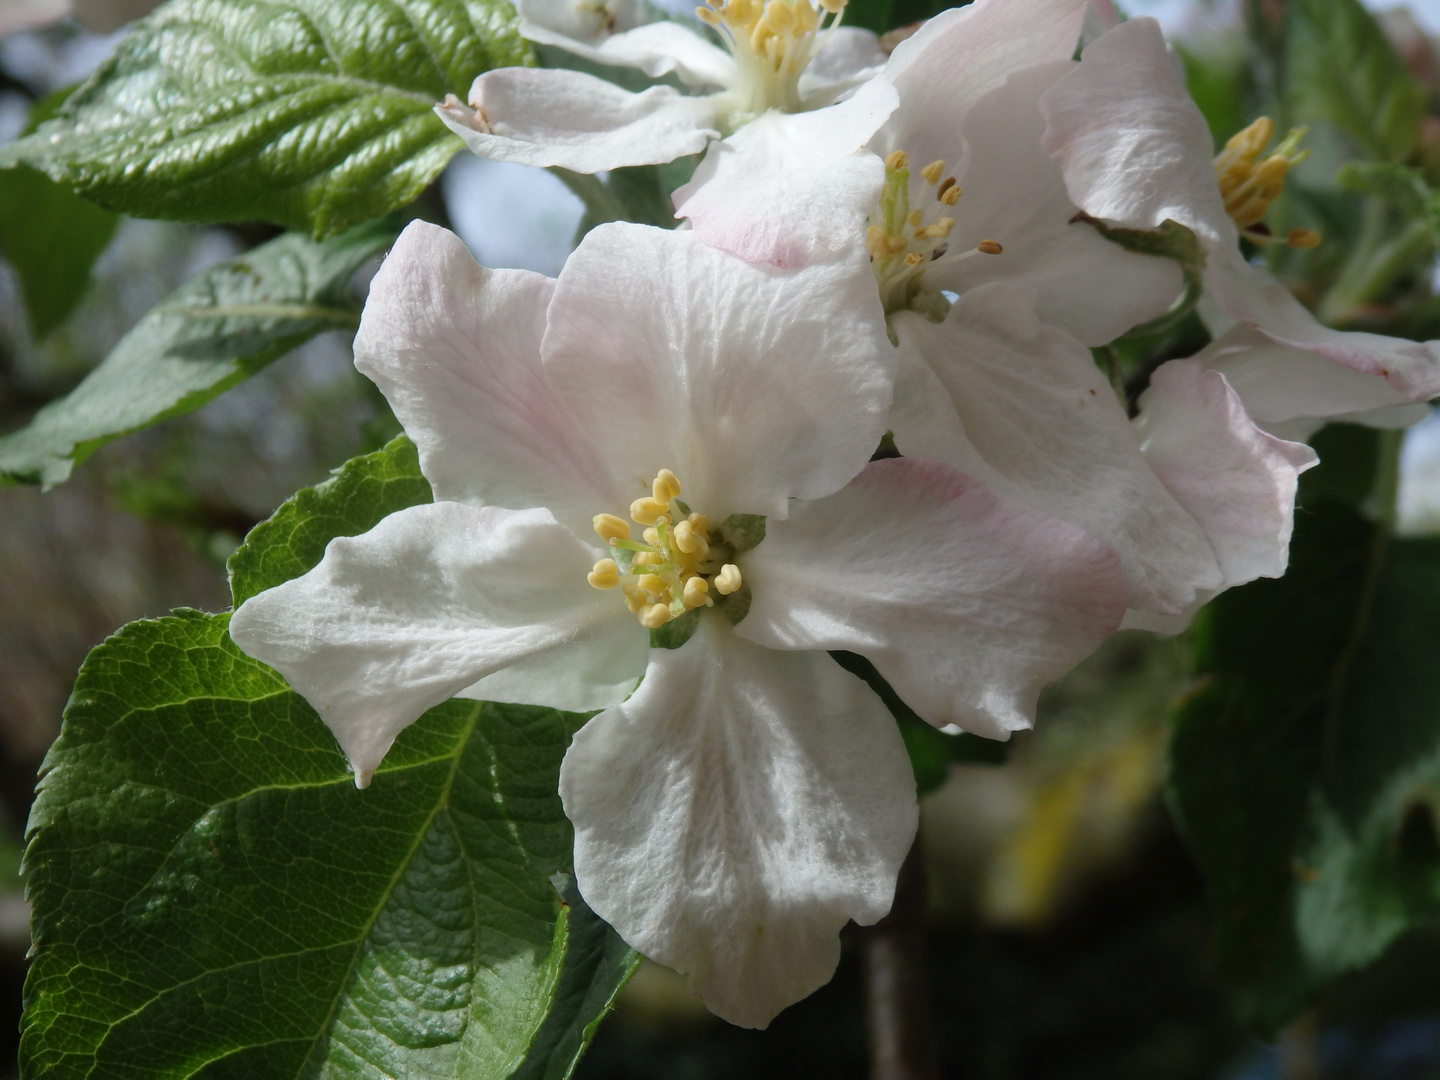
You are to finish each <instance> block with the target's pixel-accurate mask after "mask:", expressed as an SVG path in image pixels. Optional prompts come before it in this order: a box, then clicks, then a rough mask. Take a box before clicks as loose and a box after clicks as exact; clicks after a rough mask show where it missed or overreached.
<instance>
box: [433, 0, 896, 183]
mask: <svg viewBox="0 0 1440 1080" xmlns="http://www.w3.org/2000/svg"><path fill="white" fill-rule="evenodd" d="M817 3H818V6H817V4H812V3H811V0H707V3H706V5H705V6H702V7H700V8H698V9H697V15H698V16H699V18H700V19H701V20H702V21H703V22H705V23H707V24H708V25H710V26H711V27H713V28H714V29H715V31H716V34H717V35H718V37H719V38H720V40H721V41H722V42H723V43H724V45H725V48H721V47H720V46H717V45H715V44H713V43H712V42H711V41H709V40H707V39H706V38H705V37H704V36H703V31H702V29H701V28H700V27H696V28H695V29H691V28H689V27H687V26H685V25H683V24H681V23H678V22H672V21H668V20H661V21H647V20H648V18H649V9H647V8H644V7H643V6H642V5H640V4H639V3H636V2H635V0H629V2H613V3H608V4H594V3H591V2H589V0H578V2H577V0H520V3H519V4H518V5H517V7H518V11H519V14H520V31H521V33H522V34H523V35H524V36H526V37H528V38H530V39H531V40H532V41H537V42H540V43H542V44H547V45H553V46H557V47H559V48H562V49H565V50H567V51H569V52H571V53H574V54H575V55H577V56H580V57H582V58H584V59H586V60H591V61H595V62H599V63H605V64H611V65H619V66H623V67H632V68H638V69H639V70H641V71H643V72H644V73H645V74H646V75H648V76H650V77H651V78H660V77H662V76H668V75H673V76H674V78H675V79H677V80H678V81H680V82H682V83H683V84H684V85H685V86H686V87H688V88H690V89H693V90H697V91H698V90H708V91H709V92H706V93H696V94H685V93H681V92H680V91H678V90H676V89H675V88H674V87H673V86H670V85H664V84H658V85H654V86H651V87H649V88H648V89H646V90H644V91H641V92H639V93H632V92H630V91H628V90H624V89H621V88H620V87H618V86H616V85H614V84H613V83H609V82H606V81H605V80H603V79H600V78H597V77H595V76H593V75H589V74H585V73H582V72H579V71H572V70H568V69H551V70H537V69H534V68H521V67H511V68H501V69H499V70H496V71H490V72H486V73H485V74H483V75H481V76H480V77H479V78H477V79H476V80H475V82H474V84H473V86H472V87H471V89H470V95H469V98H470V104H469V107H466V106H465V105H464V104H462V103H461V102H460V101H459V100H458V99H457V98H456V97H455V96H454V95H453V94H452V95H451V96H450V97H449V98H447V99H446V101H445V102H444V103H443V104H441V105H438V106H436V112H437V113H438V114H439V116H440V118H441V119H442V120H443V121H444V122H445V123H446V125H448V126H449V127H450V129H451V130H452V131H454V132H455V133H456V134H458V135H459V136H460V137H461V138H462V139H464V140H465V143H466V145H467V146H469V147H470V149H471V150H473V151H474V152H475V153H477V154H479V155H480V156H481V157H488V158H493V159H495V160H497V161H515V162H520V163H521V164H525V165H542V166H555V165H558V166H562V167H564V168H567V169H572V170H574V171H576V172H582V173H593V172H600V171H602V170H605V169H614V168H619V167H621V166H627V165H653V164H661V163H663V162H667V161H673V160H674V159H676V158H678V157H683V156H685V155H687V154H694V153H698V152H699V151H701V150H703V149H704V148H705V146H706V144H707V143H709V142H710V141H711V140H712V139H716V138H719V137H721V136H723V135H728V134H729V133H731V132H733V131H735V130H737V129H739V128H741V127H743V126H744V125H745V124H746V123H748V122H749V121H751V120H753V119H755V118H756V117H759V116H761V115H763V114H765V113H767V112H768V111H770V110H779V111H781V112H785V113H795V112H801V111H804V110H810V109H816V108H821V107H823V106H827V105H832V104H834V103H835V102H836V101H837V100H839V99H840V98H841V97H843V96H844V95H846V94H847V93H850V92H852V91H854V90H855V88H856V87H859V86H861V85H862V84H863V83H864V82H865V80H866V79H867V78H868V76H869V75H871V74H873V72H874V71H875V70H877V69H878V67H879V65H881V64H883V63H884V61H885V56H884V54H883V53H882V52H880V49H879V45H878V41H877V39H876V37H875V35H874V34H872V33H870V32H869V31H866V30H856V29H851V28H849V27H841V26H840V21H841V19H842V18H843V16H844V10H845V0H817ZM727 50H728V51H727ZM886 90H887V88H885V87H872V88H870V89H868V90H864V91H862V92H861V93H859V94H858V95H857V96H856V99H855V100H854V101H852V102H850V103H849V104H847V105H846V107H845V111H846V112H847V113H848V114H850V115H851V116H852V117H853V118H854V122H856V123H858V124H859V125H860V126H862V127H863V126H865V125H866V124H868V125H869V130H871V131H873V130H874V127H875V125H876V124H878V123H879V122H880V120H882V119H884V117H885V115H886V114H887V113H888V112H889V110H890V109H891V108H892V107H893V105H894V102H893V97H892V96H891V95H889V94H887V93H886ZM861 141H863V139H862V140H861ZM858 146H859V143H858V142H857V143H856V144H855V145H853V146H851V147H849V149H848V150H847V151H846V152H847V153H849V152H851V151H854V150H855V149H856V148H857V147H858ZM865 164H866V163H861V164H860V168H861V169H862V171H863V170H865ZM869 171H873V167H872V168H871V169H870V170H869Z"/></svg>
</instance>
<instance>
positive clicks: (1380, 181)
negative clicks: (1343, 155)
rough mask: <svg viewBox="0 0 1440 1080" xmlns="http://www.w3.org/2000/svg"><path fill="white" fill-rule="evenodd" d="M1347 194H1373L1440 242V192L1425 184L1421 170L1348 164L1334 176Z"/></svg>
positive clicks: (1389, 164)
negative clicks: (1419, 223) (1426, 229)
mask: <svg viewBox="0 0 1440 1080" xmlns="http://www.w3.org/2000/svg"><path fill="white" fill-rule="evenodd" d="M1335 182H1336V183H1337V184H1339V185H1340V186H1341V187H1342V188H1345V189H1346V190H1347V191H1355V192H1358V193H1360V194H1362V195H1373V196H1375V197H1376V198H1378V199H1380V200H1381V201H1382V202H1385V203H1388V204H1389V205H1390V206H1391V207H1392V208H1394V209H1395V210H1397V211H1399V213H1400V216H1401V217H1403V218H1405V219H1407V220H1411V221H1423V222H1425V223H1426V224H1427V225H1428V226H1429V228H1430V234H1431V239H1432V242H1437V241H1440V192H1437V191H1436V190H1435V189H1434V188H1432V187H1431V186H1430V185H1429V184H1428V183H1426V181H1425V173H1424V171H1423V170H1421V169H1416V168H1411V167H1410V166H1407V165H1396V164H1394V163H1393V162H1389V161H1349V162H1346V163H1345V164H1344V165H1342V166H1341V167H1340V170H1339V172H1337V173H1336V174H1335Z"/></svg>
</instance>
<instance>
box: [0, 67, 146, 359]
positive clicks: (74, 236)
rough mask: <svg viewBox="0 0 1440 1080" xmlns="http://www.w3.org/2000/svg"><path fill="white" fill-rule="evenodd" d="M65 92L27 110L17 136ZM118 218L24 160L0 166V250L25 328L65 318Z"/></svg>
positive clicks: (42, 328) (41, 329) (35, 329)
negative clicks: (22, 302)
mask: <svg viewBox="0 0 1440 1080" xmlns="http://www.w3.org/2000/svg"><path fill="white" fill-rule="evenodd" d="M67 93H68V91H64V90H62V91H59V92H58V93H55V94H51V95H50V96H49V97H47V98H44V99H43V100H41V101H37V102H36V103H35V104H34V105H33V106H32V107H31V109H30V118H29V122H28V124H27V125H26V127H25V130H24V131H23V132H21V134H22V135H28V134H29V133H30V132H32V131H34V130H35V128H36V127H37V126H38V125H39V124H40V122H41V121H42V120H48V119H49V118H50V117H51V115H53V114H54V112H55V110H56V108H58V107H59V105H60V102H61V101H63V100H64V98H65V95H66V94H67ZM119 223H120V219H119V218H118V217H117V216H116V215H115V214H112V213H111V212H110V211H109V210H103V209H101V208H100V207H98V206H96V205H95V204H94V203H92V202H87V201H86V200H84V199H82V198H79V197H78V196H76V195H72V194H71V193H70V191H69V190H68V189H66V188H63V187H61V186H60V185H59V184H57V183H55V182H54V181H53V180H51V179H50V178H49V177H47V176H45V174H44V173H40V172H36V171H35V170H34V169H32V168H29V167H28V166H25V165H20V166H17V167H16V168H14V169H8V170H3V171H0V254H4V256H5V260H6V262H8V263H9V264H10V266H11V267H12V268H13V269H14V271H15V276H16V278H18V279H19V282H20V295H21V296H22V297H23V298H24V300H25V313H26V314H27V315H28V316H29V319H30V333H31V334H33V335H34V336H35V337H36V338H37V339H38V338H43V337H44V336H45V335H46V334H48V333H50V331H51V330H54V329H55V327H57V326H59V325H60V324H61V323H62V322H64V321H65V316H67V315H69V314H70V312H71V311H73V310H74V309H75V305H76V304H78V303H79V302H80V298H81V297H82V296H84V295H85V289H86V287H87V286H88V285H89V284H90V268H91V267H92V266H94V265H95V260H96V259H97V258H99V257H100V253H101V252H102V251H104V250H105V248H106V246H107V245H109V243H110V238H111V237H112V236H114V235H115V226H116V225H118V224H119Z"/></svg>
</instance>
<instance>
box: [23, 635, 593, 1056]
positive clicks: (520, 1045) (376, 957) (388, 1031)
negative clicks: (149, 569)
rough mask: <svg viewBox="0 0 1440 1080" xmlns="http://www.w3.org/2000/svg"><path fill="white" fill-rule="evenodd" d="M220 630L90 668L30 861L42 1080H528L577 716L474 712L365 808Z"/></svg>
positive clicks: (557, 953)
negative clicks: (271, 1079) (101, 1079)
mask: <svg viewBox="0 0 1440 1080" xmlns="http://www.w3.org/2000/svg"><path fill="white" fill-rule="evenodd" d="M228 621H229V620H228V616H226V615H203V614H201V613H199V612H193V611H181V612H177V613H176V614H175V615H173V616H171V617H168V618H164V619H160V620H158V621H154V622H141V623H133V624H131V625H130V626H128V627H126V628H125V629H124V630H122V631H121V632H120V633H119V634H117V635H116V636H115V637H112V638H111V639H109V640H108V641H107V642H105V644H103V645H101V646H99V647H98V648H97V649H95V650H94V651H93V652H92V653H91V655H90V657H89V658H88V659H87V660H86V662H85V665H84V667H83V668H82V669H81V672H80V678H79V681H78V682H77V684H76V687H75V693H74V696H73V697H72V698H71V701H70V705H69V707H68V708H67V710H66V713H65V724H64V730H63V731H62V733H61V736H60V739H59V740H58V741H57V742H56V744H55V746H54V747H53V748H52V749H51V751H50V754H49V756H48V757H47V759H46V764H45V770H44V778H43V780H42V782H41V787H40V792H39V796H38V798H37V801H36V804H35V808H34V810H33V812H32V815H31V820H30V827H29V846H28V849H27V851H26V855H25V872H26V874H27V887H28V897H29V899H30V902H31V903H32V904H33V907H34V915H33V924H32V925H33V933H34V939H35V950H34V960H33V963H32V966H31V970H30V974H29V978H28V980H27V983H26V1012H25V1021H24V1032H23V1035H22V1047H21V1057H22V1067H23V1068H24V1069H25V1074H26V1075H27V1076H29V1077H35V1078H40V1077H44V1078H46V1080H51V1078H54V1080H60V1078H64V1077H77V1078H78V1077H84V1076H106V1077H126V1078H133V1080H141V1078H147V1077H155V1078H159V1077H167V1078H169V1077H192V1076H205V1077H215V1078H219V1077H234V1078H237V1080H239V1078H242V1077H259V1076H267V1077H268V1076H298V1075H302V1074H304V1075H317V1074H323V1075H329V1076H399V1075H407V1076H416V1075H425V1076H434V1077H457V1078H458V1077H467V1078H482V1077H483V1078H488V1077H503V1076H507V1075H509V1074H510V1073H511V1072H512V1071H513V1070H514V1069H515V1068H516V1067H518V1066H519V1064H520V1063H521V1061H522V1060H523V1059H524V1056H525V1053H526V1050H527V1048H528V1047H529V1045H530V1043H531V1040H532V1039H533V1038H534V1036H535V1034H536V1032H537V1031H538V1030H540V1028H541V1026H542V1023H543V1021H544V1018H545V1016H546V1013H547V1011H548V1010H549V1008H550V1004H551V1000H552V997H553V995H554V994H555V991H556V988H557V985H558V983H559V980H560V977H561V963H562V957H563V955H564V945H565V940H566V937H567V936H568V918H567V912H568V909H566V908H564V907H562V905H561V904H560V901H559V897H558V896H557V895H556V892H555V889H554V887H553V886H552V885H551V883H550V880H549V879H550V878H551V876H552V875H555V874H558V873H562V872H565V871H567V870H568V868H569V862H570V851H571V842H572V841H571V831H570V826H569V824H568V823H567V822H566V820H565V818H564V815H563V813H562V812H561V807H560V801H559V798H558V796H557V795H556V783H557V776H558V770H559V766H560V759H561V757H562V756H563V754H564V752H565V749H566V746H567V745H568V742H569V738H570V735H571V733H572V732H573V730H574V729H575V728H576V727H577V726H578V724H579V722H580V721H581V719H582V718H581V717H576V716H571V715H568V714H563V713H559V712H555V711H554V710H549V709H542V708H533V707H522V706H508V705H494V704H488V703H487V704H484V705H482V704H480V703H478V702H471V701H454V702H450V703H448V704H446V705H442V706H439V707H438V708H436V709H432V710H431V711H430V712H429V713H427V714H426V715H425V716H424V717H423V718H422V719H421V720H420V721H419V722H418V723H416V724H415V725H413V726H412V727H410V728H408V729H406V730H405V732H403V733H402V734H401V736H400V738H399V739H398V740H397V742H396V744H395V747H394V748H393V749H392V750H391V752H390V754H389V755H388V756H387V757H386V759H385V763H384V765H383V766H382V767H381V769H380V771H379V773H378V774H377V775H376V777H375V779H374V781H373V783H372V785H371V787H370V788H369V789H368V790H366V791H357V790H356V789H355V787H354V785H353V784H352V783H351V778H350V776H349V773H348V770H347V767H346V763H345V760H344V758H343V757H342V756H341V754H340V753H339V751H338V750H337V749H336V747H335V742H334V740H333V739H332V738H331V736H330V733H329V732H328V731H327V730H326V728H325V727H324V725H323V724H322V723H321V722H320V720H319V719H318V717H316V716H315V714H314V712H313V711H312V710H311V709H310V708H309V707H308V706H307V705H306V704H305V702H304V701H303V700H302V699H301V698H300V697H299V696H298V695H296V694H294V693H292V692H290V691H289V689H288V688H287V687H286V685H285V683H284V680H282V679H281V678H280V677H279V676H278V675H277V674H275V673H274V672H273V671H271V670H270V669H268V668H266V667H265V666H264V665H262V664H259V663H257V662H256V661H253V660H250V659H249V658H248V657H246V656H245V655H244V654H242V653H241V652H240V651H239V650H238V649H236V648H235V646H234V644H233V643H232V642H231V641H230V639H229V635H228V634H227V632H226V626H227V623H228Z"/></svg>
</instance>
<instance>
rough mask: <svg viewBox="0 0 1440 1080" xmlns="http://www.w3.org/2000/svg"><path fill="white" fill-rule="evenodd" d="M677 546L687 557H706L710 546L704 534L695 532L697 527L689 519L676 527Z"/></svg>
mask: <svg viewBox="0 0 1440 1080" xmlns="http://www.w3.org/2000/svg"><path fill="white" fill-rule="evenodd" d="M675 546H676V547H677V548H679V549H680V550H681V551H683V552H685V554H686V555H696V554H698V555H702V556H703V555H704V554H705V551H706V549H707V548H709V546H710V545H709V544H708V543H707V542H706V540H705V534H704V533H698V532H696V531H695V526H694V525H693V524H692V523H691V522H690V521H689V520H688V519H687V520H685V521H682V522H680V523H679V524H678V525H676V526H675Z"/></svg>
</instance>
